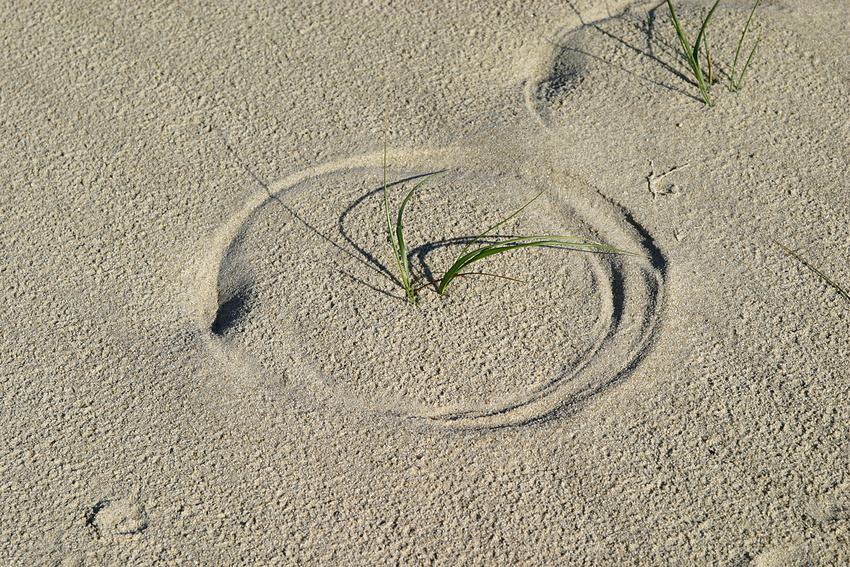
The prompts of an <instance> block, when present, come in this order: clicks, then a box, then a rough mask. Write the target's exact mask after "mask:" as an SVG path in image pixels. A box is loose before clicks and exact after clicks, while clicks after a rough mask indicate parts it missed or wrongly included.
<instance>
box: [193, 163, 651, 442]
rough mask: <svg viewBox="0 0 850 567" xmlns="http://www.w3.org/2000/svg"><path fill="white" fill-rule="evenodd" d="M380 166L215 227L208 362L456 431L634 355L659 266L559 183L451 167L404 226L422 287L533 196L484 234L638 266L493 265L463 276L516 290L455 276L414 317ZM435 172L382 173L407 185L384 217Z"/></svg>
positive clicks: (522, 254)
mask: <svg viewBox="0 0 850 567" xmlns="http://www.w3.org/2000/svg"><path fill="white" fill-rule="evenodd" d="M377 157H378V156H372V157H371V158H368V157H367V158H363V159H361V160H360V163H356V162H353V161H352V160H349V161H348V162H344V163H342V164H338V165H337V167H333V166H326V167H325V168H322V169H317V170H311V171H310V172H305V173H304V174H301V175H298V176H293V177H292V178H290V179H288V180H284V181H282V182H280V183H277V184H275V185H273V186H272V187H270V191H269V192H263V193H262V194H258V196H257V198H256V199H254V200H253V201H252V202H251V203H249V204H248V205H246V207H245V208H243V209H242V210H241V211H239V212H238V213H237V214H236V215H234V217H233V218H232V219H231V220H230V222H228V223H227V224H226V225H225V227H224V229H223V231H222V232H221V234H220V237H219V239H218V242H219V245H220V248H219V253H218V256H217V259H214V261H213V264H212V265H213V266H216V265H217V266H219V269H218V271H217V273H216V274H215V275H214V277H210V276H213V274H208V278H207V281H206V283H202V288H201V303H202V306H203V307H206V309H202V324H204V325H206V326H207V327H208V328H210V329H211V333H210V337H209V338H210V341H211V344H214V345H216V348H215V349H214V350H215V352H220V353H221V352H230V353H234V352H235V353H239V357H241V358H242V359H243V360H242V362H240V363H239V364H240V366H241V367H242V368H258V369H261V371H262V372H264V373H266V374H267V375H268V376H271V377H286V379H287V380H289V381H290V382H292V383H297V384H299V385H300V386H305V385H306V386H309V387H310V388H313V389H315V390H318V391H320V392H322V393H323V394H325V395H327V396H329V397H331V398H333V399H335V400H336V401H337V402H339V403H340V404H342V405H344V406H345V407H348V408H360V409H366V410H368V411H378V412H382V413H386V414H390V415H400V416H409V417H418V418H426V419H430V420H434V421H436V422H439V423H443V424H446V425H450V426H460V427H466V426H471V427H494V426H503V425H511V424H519V423H524V422H527V421H531V420H535V419H538V418H541V417H542V416H545V415H547V414H549V413H551V412H553V411H555V410H557V409H559V408H562V407H565V406H569V405H570V404H575V403H576V402H578V401H580V400H582V399H584V398H586V397H587V396H589V395H591V394H593V393H595V392H598V391H599V390H600V389H602V388H604V387H605V386H607V385H609V384H611V383H612V382H613V381H615V380H617V379H619V378H621V377H623V376H624V375H625V373H626V372H627V371H628V370H629V369H630V368H632V366H633V365H634V363H635V361H636V360H637V359H639V358H640V357H641V356H642V355H643V353H644V352H645V350H646V348H647V346H648V344H649V341H650V339H651V336H652V333H653V329H654V327H655V322H656V311H657V310H658V309H659V308H660V293H661V287H662V274H661V272H660V270H659V269H657V268H656V267H655V266H654V265H653V264H652V260H650V259H649V258H651V257H655V258H657V253H656V252H655V251H654V250H650V249H648V248H647V247H646V246H645V240H646V239H645V238H644V237H643V236H642V235H641V233H640V231H639V230H638V229H637V228H636V227H635V226H633V225H632V224H631V223H630V222H629V221H628V220H627V219H626V217H625V216H624V215H623V214H622V212H621V211H619V210H617V208H616V207H614V206H613V205H612V204H611V203H610V202H608V201H607V200H605V199H604V198H603V197H601V196H600V195H599V194H598V193H597V192H596V191H594V190H592V189H591V188H589V187H588V186H586V185H584V184H583V183H581V182H580V181H579V180H577V179H573V178H568V177H564V178H563V179H561V180H560V181H557V182H553V181H552V178H548V179H547V181H546V182H541V181H536V180H533V179H528V178H526V177H523V176H521V175H518V174H515V173H508V172H494V171H480V170H475V169H467V168H464V167H458V168H454V169H452V170H451V171H448V172H447V173H445V174H444V175H442V176H440V177H438V178H437V179H436V180H433V181H431V182H429V183H428V184H426V185H424V186H423V187H422V188H421V189H420V190H419V191H418V192H417V194H416V196H415V197H414V198H413V199H412V200H411V202H410V204H409V205H408V208H407V211H406V213H405V238H406V240H407V244H408V250H409V252H410V254H411V264H412V271H413V272H414V274H416V275H417V277H418V280H419V282H420V283H423V282H427V281H430V280H433V279H436V278H438V277H439V275H440V272H441V270H445V269H446V267H448V265H449V264H450V263H451V261H452V260H453V259H454V258H455V257H456V256H457V255H458V253H459V252H460V251H461V250H462V249H463V248H464V246H466V245H467V244H469V242H470V240H471V239H472V238H473V237H475V236H476V235H477V234H479V233H480V232H482V231H483V230H484V229H486V228H487V227H489V226H492V225H493V224H495V223H497V222H498V221H499V220H501V219H502V218H504V217H505V216H507V215H508V214H510V213H511V212H513V211H514V210H516V209H517V208H519V207H520V206H521V205H522V204H523V203H525V202H526V201H528V200H529V199H530V198H531V197H533V196H534V195H536V194H537V193H539V192H540V191H544V194H543V196H542V197H541V198H540V199H538V201H536V202H535V203H534V204H533V205H532V206H531V207H529V209H527V210H526V211H525V212H524V213H523V214H522V215H520V216H519V217H517V218H515V219H513V220H512V221H510V222H509V223H506V224H505V225H503V226H501V227H499V229H498V230H497V231H496V232H497V233H498V235H499V236H503V237H507V236H517V235H529V234H561V235H569V236H577V237H584V238H588V239H591V240H594V241H598V242H602V243H605V244H608V245H611V246H615V247H618V248H622V249H627V250H631V251H634V252H639V253H641V254H645V255H646V256H647V258H642V257H631V256H624V255H615V254H605V253H603V254H600V253H589V252H587V251H582V250H573V251H567V250H563V249H556V248H533V249H528V250H525V251H514V252H508V253H505V254H502V255H499V256H495V257H492V258H489V259H488V260H485V261H484V262H482V263H481V264H480V265H477V266H476V267H475V268H476V270H481V271H484V272H488V273H494V274H500V275H504V276H509V277H511V278H518V279H522V280H523V283H519V282H516V281H510V280H506V279H501V278H493V277H486V276H469V277H462V278H458V279H457V280H455V282H454V283H453V284H452V286H451V287H450V288H449V292H448V295H447V296H445V297H441V296H439V295H437V294H436V293H435V292H434V291H433V289H432V288H425V289H423V290H422V291H421V292H420V293H419V303H418V305H416V306H413V305H410V304H408V303H407V302H406V301H405V300H404V294H403V290H402V289H401V287H400V284H399V283H398V278H397V275H396V268H395V266H394V264H393V263H392V260H391V258H392V252H391V249H390V247H389V244H388V243H387V240H386V219H385V217H384V209H383V194H382V184H381V178H382V170H381V168H380V167H376V166H374V165H373V164H375V163H376V162H377V159H376V158H377ZM397 161H398V160H395V159H394V160H393V162H397ZM378 163H379V162H378ZM429 163H431V164H433V163H434V158H433V157H432V159H431V160H429ZM432 171H434V169H433V166H431V168H429V169H423V167H422V166H421V164H420V165H419V166H416V165H414V166H413V167H411V169H409V170H408V171H405V172H390V174H389V176H388V179H389V180H390V181H391V182H392V181H399V180H408V182H407V183H404V184H401V183H399V184H393V186H392V187H391V193H392V196H393V201H394V202H395V203H396V207H397V205H398V203H399V202H400V201H401V199H402V197H403V195H404V194H405V193H406V190H409V188H411V187H412V184H415V183H416V180H417V178H421V176H422V175H423V174H425V173H429V172H432ZM405 187H406V188H407V189H405ZM394 210H397V209H394ZM493 236H495V234H494V235H493ZM204 313H205V314H206V315H203V314H204ZM245 361H250V363H248V362H245ZM232 363H233V357H232V356H231V357H230V359H229V362H228V364H232Z"/></svg>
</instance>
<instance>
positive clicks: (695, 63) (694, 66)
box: [667, 0, 720, 106]
mask: <svg viewBox="0 0 850 567" xmlns="http://www.w3.org/2000/svg"><path fill="white" fill-rule="evenodd" d="M719 4H720V0H716V1H715V3H714V6H712V7H711V10H709V12H708V16H706V17H705V19H704V20H703V21H702V26H701V27H700V30H699V34H698V35H697V40H696V43H694V45H693V47H691V44H690V42H689V41H688V38H687V37H686V36H685V32H684V30H683V29H682V25H681V24H680V23H679V18H678V16H676V10H675V9H674V8H673V2H672V0H667V7H668V8H669V9H670V19H671V20H672V21H673V27H674V28H675V29H676V35H677V36H679V43H681V44H682V50H683V51H684V52H685V58H686V59H687V60H688V66H689V67H690V68H691V71H692V72H693V74H694V78H695V79H696V81H697V86H698V87H699V90H700V94H702V98H703V100H704V101H705V103H706V104H707V105H708V106H714V103H713V102H712V101H711V97H709V96H708V87H707V86H706V84H705V76H704V75H703V72H702V67H701V66H700V62H699V47H700V43H702V38H703V36H704V35H705V30H706V27H707V26H708V22H709V21H710V20H711V16H713V15H714V11H715V10H717V6H718V5H719Z"/></svg>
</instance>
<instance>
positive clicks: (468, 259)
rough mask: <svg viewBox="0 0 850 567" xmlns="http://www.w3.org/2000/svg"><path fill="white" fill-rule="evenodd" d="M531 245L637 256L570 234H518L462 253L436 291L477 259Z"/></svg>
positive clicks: (440, 291) (443, 290)
mask: <svg viewBox="0 0 850 567" xmlns="http://www.w3.org/2000/svg"><path fill="white" fill-rule="evenodd" d="M532 246H558V247H580V248H595V249H597V250H605V251H608V252H617V253H623V254H629V255H633V256H637V254H635V253H633V252H628V251H626V250H620V249H619V248H614V247H612V246H606V245H604V244H600V243H598V242H593V241H588V240H584V239H579V238H576V237H572V236H520V237H517V238H511V239H509V240H504V241H502V242H497V243H495V244H489V245H487V246H483V247H481V248H478V249H477V250H474V251H472V252H468V253H466V254H462V255H461V256H460V257H459V258H458V259H457V260H455V262H454V264H452V265H451V267H449V269H448V270H447V271H446V273H445V274H444V275H443V277H442V278H441V279H440V281H439V284H438V285H437V292H438V293H439V294H440V295H443V294H444V293H445V291H446V289H447V288H448V287H449V285H450V284H451V282H452V280H454V278H456V277H458V276H459V275H460V274H461V272H462V271H463V270H464V269H466V268H467V267H468V266H469V265H470V264H474V263H475V262H478V261H479V260H483V259H484V258H488V257H490V256H494V255H496V254H501V253H503V252H509V251H511V250H517V249H519V248H528V247H532Z"/></svg>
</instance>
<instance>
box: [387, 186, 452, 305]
mask: <svg viewBox="0 0 850 567" xmlns="http://www.w3.org/2000/svg"><path fill="white" fill-rule="evenodd" d="M441 173H443V172H442V171H438V172H437V173H432V174H431V175H428V176H427V177H425V178H424V179H423V180H422V181H420V182H419V183H417V184H416V185H415V186H414V187H413V189H411V190H410V191H408V193H407V195H406V196H405V197H404V200H403V201H402V202H401V206H400V207H399V209H398V217H397V218H396V224H395V239H393V242H394V245H393V250H394V251H395V254H396V261H397V262H398V268H399V272H400V273H401V283H402V285H403V286H404V291H405V293H406V294H407V298H408V299H409V300H410V301H411V302H413V303H415V302H416V299H415V293H414V290H413V283H412V278H411V277H410V259H409V258H408V257H407V244H405V242H404V209H405V208H407V203H408V202H409V201H410V198H411V197H413V194H414V193H416V190H417V189H419V188H420V187H422V185H423V184H425V183H426V182H427V181H428V180H429V179H431V178H432V177H436V176H437V175H440V174H441Z"/></svg>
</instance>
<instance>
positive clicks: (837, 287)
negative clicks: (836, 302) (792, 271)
mask: <svg viewBox="0 0 850 567" xmlns="http://www.w3.org/2000/svg"><path fill="white" fill-rule="evenodd" d="M774 242H776V241H775V240H774ZM776 244H778V245H779V246H781V247H782V248H784V249H785V251H786V252H788V254H790V255H791V256H793V257H794V258H795V259H796V260H797V261H799V262H800V263H801V264H803V265H804V266H805V267H807V268H808V269H809V270H811V271H812V272H814V273H815V274H817V275H818V276H820V278H821V279H822V280H823V281H824V282H826V284H827V285H828V286H830V287H831V288H833V289H834V290H835V291H837V292H838V293H839V294H841V296H842V297H844V299H846V300H847V301H850V293H847V291H846V290H845V289H844V288H842V287H841V286H840V285H838V284H837V283H835V282H834V281H833V280H831V279H829V277H827V275H826V274H824V273H823V272H821V271H820V270H818V269H817V268H815V267H814V266H812V265H811V264H810V263H809V262H807V261H806V259H805V258H803V257H802V256H800V255H799V254H798V253H797V252H795V251H794V250H791V249H790V248H788V247H787V246H785V245H784V244H782V243H781V242H776Z"/></svg>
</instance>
